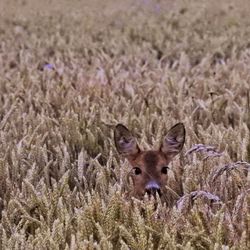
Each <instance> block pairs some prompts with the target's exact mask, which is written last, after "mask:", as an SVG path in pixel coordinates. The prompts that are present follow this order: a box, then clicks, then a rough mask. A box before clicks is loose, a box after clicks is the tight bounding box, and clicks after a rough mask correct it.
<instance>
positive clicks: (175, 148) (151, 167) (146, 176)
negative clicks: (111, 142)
mask: <svg viewBox="0 0 250 250" xmlns="http://www.w3.org/2000/svg"><path fill="white" fill-rule="evenodd" d="M126 134H127V135H128V136H129V140H128V142H129V144H125V145H124V139H123V140H122V143H120V141H121V135H122V136H123V137H124V135H126ZM173 135H174V136H175V137H178V140H175V139H173ZM169 141H170V143H169ZM184 141H185V128H184V126H183V124H176V125H175V126H174V127H172V128H171V129H170V130H169V132H168V133H167V135H166V137H165V138H164V141H163V143H162V145H163V146H161V147H160V149H159V150H149V151H142V150H140V148H139V146H138V145H137V142H136V140H135V138H134V137H133V136H132V134H131V132H130V131H129V130H128V129H127V128H126V127H125V126H123V125H121V124H119V125H117V127H116V130H115V145H116V147H117V149H118V152H119V153H121V154H123V155H124V156H125V157H126V158H127V159H128V161H129V163H130V164H131V167H132V169H133V170H132V171H135V170H136V168H139V170H140V173H139V174H136V172H135V173H134V174H133V175H132V178H133V182H134V194H135V195H136V196H139V197H141V196H143V195H144V194H145V191H146V186H147V185H148V183H150V182H154V183H156V184H157V185H158V186H159V189H160V191H161V190H162V189H163V188H164V186H165V185H166V184H167V180H168V174H166V173H163V172H162V169H163V168H164V167H168V164H169V163H170V161H171V160H172V159H173V157H174V156H175V155H176V154H178V153H179V152H180V151H181V149H182V147H183V144H184ZM131 142H132V143H131ZM123 149H124V150H123Z"/></svg>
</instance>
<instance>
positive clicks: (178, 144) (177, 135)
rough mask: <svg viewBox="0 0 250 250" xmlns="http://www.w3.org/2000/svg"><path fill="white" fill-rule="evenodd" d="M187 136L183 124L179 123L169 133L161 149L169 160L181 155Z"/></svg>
mask: <svg viewBox="0 0 250 250" xmlns="http://www.w3.org/2000/svg"><path fill="white" fill-rule="evenodd" d="M185 134H186V132H185V127H184V124H183V123H177V124H176V125H174V126H173V127H172V128H171V129H170V130H169V131H168V132H167V135H166V136H165V137H164V140H163V142H162V145H161V148H160V150H161V151H162V152H163V153H164V154H165V156H166V157H167V158H170V159H172V158H174V157H175V156H176V155H177V154H178V153H180V151H181V150H182V148H183V145H184V142H185Z"/></svg>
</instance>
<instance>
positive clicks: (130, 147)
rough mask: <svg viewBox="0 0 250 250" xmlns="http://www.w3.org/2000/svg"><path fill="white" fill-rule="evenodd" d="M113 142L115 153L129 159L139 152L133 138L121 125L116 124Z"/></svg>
mask: <svg viewBox="0 0 250 250" xmlns="http://www.w3.org/2000/svg"><path fill="white" fill-rule="evenodd" d="M114 140H115V146H116V149H117V151H118V152H119V153H120V154H122V155H124V156H125V157H130V156H133V155H136V154H137V153H139V152H140V149H139V147H138V145H137V142H136V139H135V137H134V136H133V135H132V133H131V132H130V131H129V130H128V129H127V128H126V127H125V126H123V125H122V124H118V125H117V126H116V127H115V130H114Z"/></svg>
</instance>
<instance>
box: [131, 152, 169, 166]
mask: <svg viewBox="0 0 250 250" xmlns="http://www.w3.org/2000/svg"><path fill="white" fill-rule="evenodd" d="M166 164H167V160H166V159H165V158H164V156H162V155H161V153H160V152H159V151H143V152H141V153H140V155H139V156H138V157H137V158H136V159H135V160H134V161H133V163H132V165H134V166H138V167H141V168H145V169H147V170H157V169H156V168H157V166H161V165H166Z"/></svg>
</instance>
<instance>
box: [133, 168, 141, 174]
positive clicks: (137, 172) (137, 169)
mask: <svg viewBox="0 0 250 250" xmlns="http://www.w3.org/2000/svg"><path fill="white" fill-rule="evenodd" d="M133 170H134V174H135V175H139V174H141V169H140V168H138V167H135V168H133Z"/></svg>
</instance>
